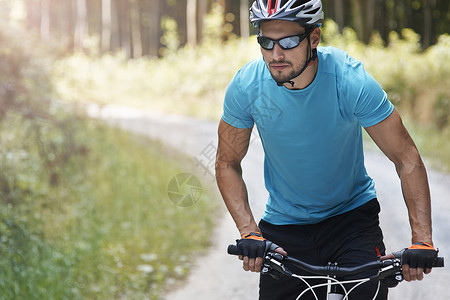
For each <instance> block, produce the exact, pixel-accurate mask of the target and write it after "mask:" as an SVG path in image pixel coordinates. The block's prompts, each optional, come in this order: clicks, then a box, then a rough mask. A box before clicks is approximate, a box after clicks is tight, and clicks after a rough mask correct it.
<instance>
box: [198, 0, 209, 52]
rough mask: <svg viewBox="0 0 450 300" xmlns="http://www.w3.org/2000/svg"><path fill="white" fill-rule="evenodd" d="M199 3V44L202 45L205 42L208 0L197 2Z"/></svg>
mask: <svg viewBox="0 0 450 300" xmlns="http://www.w3.org/2000/svg"><path fill="white" fill-rule="evenodd" d="M197 1H198V4H197V5H198V9H197V12H198V14H197V43H201V42H202V41H203V26H204V22H203V20H204V18H205V17H206V15H207V13H208V3H207V2H206V0H197Z"/></svg>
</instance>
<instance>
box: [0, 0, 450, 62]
mask: <svg viewBox="0 0 450 300" xmlns="http://www.w3.org/2000/svg"><path fill="white" fill-rule="evenodd" d="M322 2H323V6H324V11H325V17H326V18H329V19H332V20H334V21H335V22H336V23H337V24H338V26H339V29H340V30H341V31H342V29H343V28H345V27H351V28H353V29H354V30H355V31H356V33H357V37H358V38H359V40H361V41H363V42H365V43H369V42H370V39H371V36H372V34H373V33H374V32H378V33H379V35H380V36H381V37H382V39H383V40H384V41H387V40H388V36H389V33H390V32H391V31H396V32H398V33H400V32H401V29H403V28H411V29H413V30H414V31H415V32H416V33H418V34H419V35H420V37H421V44H422V47H423V48H424V49H425V48H427V47H429V46H430V45H432V44H434V43H436V42H437V39H438V37H439V35H441V34H443V33H448V32H449V31H450V30H449V26H450V12H449V11H450V10H449V7H450V2H449V1H446V0H395V1H394V0H364V1H362V0H324V1H322ZM251 3H252V2H251V1H250V0H6V1H5V0H3V1H2V0H0V5H1V6H0V8H1V10H0V11H1V12H0V14H1V13H3V14H5V15H6V16H8V15H9V16H13V18H15V19H17V20H18V21H19V22H21V23H22V24H24V25H25V26H26V28H28V29H30V30H33V31H35V32H36V33H38V34H39V36H40V38H41V39H42V40H43V41H46V40H49V39H57V40H58V41H64V42H65V45H66V47H67V48H68V50H74V49H84V48H86V47H89V46H91V43H92V38H95V39H96V41H95V44H96V46H97V47H98V50H99V51H100V52H101V53H106V52H109V51H116V50H122V51H123V52H124V53H125V54H126V56H127V57H129V58H136V57H141V56H151V57H161V56H162V55H163V53H164V48H167V47H171V45H169V43H172V45H173V41H169V40H168V39H167V38H166V37H165V33H166V32H167V31H169V30H171V28H172V29H174V28H175V29H174V30H175V34H174V38H175V39H176V42H175V45H176V46H179V47H182V46H185V45H191V46H195V45H198V44H199V43H201V42H202V40H203V39H204V36H205V35H206V34H208V33H207V32H206V31H207V26H205V24H204V23H205V22H206V21H207V19H206V16H207V15H208V14H211V13H212V12H216V13H218V14H219V16H220V21H219V22H220V23H221V28H222V32H221V34H220V36H219V38H220V39H221V40H227V39H230V38H232V37H235V36H237V37H244V38H245V37H248V36H249V35H250V34H254V33H255V29H254V28H252V26H251V25H250V24H249V22H248V14H249V7H250V5H251ZM3 17H5V16H3ZM89 40H90V41H91V43H89Z"/></svg>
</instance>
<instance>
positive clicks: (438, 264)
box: [433, 257, 444, 268]
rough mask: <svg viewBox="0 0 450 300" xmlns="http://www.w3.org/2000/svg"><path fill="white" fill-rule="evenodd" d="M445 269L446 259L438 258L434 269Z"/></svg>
mask: <svg viewBox="0 0 450 300" xmlns="http://www.w3.org/2000/svg"><path fill="white" fill-rule="evenodd" d="M443 267H444V258H443V257H438V258H436V260H435V261H434V264H433V268H443Z"/></svg>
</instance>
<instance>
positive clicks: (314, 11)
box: [306, 7, 320, 15]
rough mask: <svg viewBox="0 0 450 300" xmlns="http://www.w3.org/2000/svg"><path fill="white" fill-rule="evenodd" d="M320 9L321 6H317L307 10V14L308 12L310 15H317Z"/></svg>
mask: <svg viewBox="0 0 450 300" xmlns="http://www.w3.org/2000/svg"><path fill="white" fill-rule="evenodd" d="M319 10H320V7H318V8H316V9H313V10H311V11H309V12H307V13H306V14H308V15H315V14H316V12H318V11H319Z"/></svg>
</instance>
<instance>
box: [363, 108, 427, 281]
mask: <svg viewBox="0 0 450 300" xmlns="http://www.w3.org/2000/svg"><path fill="white" fill-rule="evenodd" d="M366 131H367V132H368V134H369V135H370V136H371V138H372V139H373V140H374V141H375V143H376V144H377V145H378V147H379V148H380V149H381V150H382V151H383V152H384V154H386V156H387V157H388V158H389V159H390V160H391V161H392V162H393V163H394V164H395V168H396V170H397V174H398V176H399V177H400V180H401V187H402V192H403V198H404V200H405V203H406V206H407V208H408V216H409V223H410V226H411V232H412V243H416V242H425V243H429V244H431V245H433V240H432V227H431V199H430V190H429V186H428V179H427V172H426V170H425V166H424V164H423V162H422V159H421V157H420V155H419V152H418V150H417V148H416V146H415V144H414V141H413V140H412V139H411V137H410V135H409V133H408V131H407V130H406V128H405V127H404V126H403V123H402V120H401V118H400V115H399V114H398V112H397V110H395V109H394V111H393V113H392V114H391V115H390V116H389V117H387V118H386V119H385V120H384V121H382V122H380V123H378V124H376V125H374V126H371V127H368V128H366ZM406 268H407V269H406V270H405V269H404V275H405V279H406V280H408V281H410V280H415V279H419V280H420V279H422V278H423V274H422V271H423V270H419V269H417V270H416V269H411V270H409V268H408V267H406ZM426 273H429V270H426Z"/></svg>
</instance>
